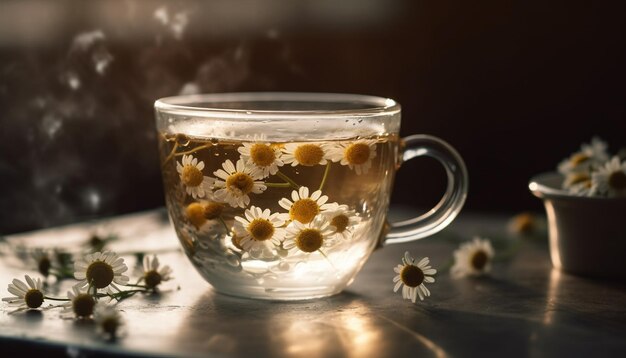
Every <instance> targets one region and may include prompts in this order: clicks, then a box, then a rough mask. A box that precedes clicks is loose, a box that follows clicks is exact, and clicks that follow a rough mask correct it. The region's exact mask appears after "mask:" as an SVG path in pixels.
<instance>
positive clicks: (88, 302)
mask: <svg viewBox="0 0 626 358" xmlns="http://www.w3.org/2000/svg"><path fill="white" fill-rule="evenodd" d="M95 305H96V301H94V299H93V297H91V295H88V294H86V293H81V294H79V295H78V296H76V297H75V298H74V300H73V301H72V309H73V310H74V313H75V314H76V317H89V316H91V314H92V313H93V306H95Z"/></svg>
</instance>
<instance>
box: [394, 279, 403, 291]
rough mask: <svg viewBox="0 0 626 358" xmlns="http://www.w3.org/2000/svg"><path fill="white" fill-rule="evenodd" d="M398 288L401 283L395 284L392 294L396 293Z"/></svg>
mask: <svg viewBox="0 0 626 358" xmlns="http://www.w3.org/2000/svg"><path fill="white" fill-rule="evenodd" d="M400 286H402V281H398V282H396V284H395V286H393V292H398V290H399V289H400Z"/></svg>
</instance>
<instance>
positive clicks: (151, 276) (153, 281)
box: [143, 270, 163, 288]
mask: <svg viewBox="0 0 626 358" xmlns="http://www.w3.org/2000/svg"><path fill="white" fill-rule="evenodd" d="M143 279H144V280H145V281H146V286H148V288H155V287H157V286H158V285H159V284H160V283H161V281H163V277H161V274H160V273H158V272H156V270H150V271H148V272H146V273H145V274H144V275H143Z"/></svg>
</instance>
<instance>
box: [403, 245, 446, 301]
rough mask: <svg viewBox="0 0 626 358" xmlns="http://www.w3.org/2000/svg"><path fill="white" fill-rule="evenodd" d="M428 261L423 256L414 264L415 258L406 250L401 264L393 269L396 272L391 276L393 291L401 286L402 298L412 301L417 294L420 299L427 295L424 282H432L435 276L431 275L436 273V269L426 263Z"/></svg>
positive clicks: (427, 291) (428, 294)
mask: <svg viewBox="0 0 626 358" xmlns="http://www.w3.org/2000/svg"><path fill="white" fill-rule="evenodd" d="M429 262H430V260H429V259H428V257H424V258H423V259H421V260H420V261H419V262H418V263H417V265H416V264H415V259H414V258H413V257H411V254H409V252H408V251H406V252H405V253H404V257H403V258H402V265H398V266H396V267H395V268H394V269H393V270H394V271H395V272H396V273H397V275H396V276H395V277H394V278H393V282H395V286H394V287H393V292H398V290H399V289H400V287H402V298H403V299H407V300H409V299H410V300H411V302H413V303H415V301H417V297H418V296H419V298H420V300H421V301H423V300H424V297H429V296H430V290H429V289H428V288H427V287H426V285H425V284H426V283H434V282H435V278H434V277H432V275H434V274H436V273H437V270H435V269H434V268H432V267H430V266H429V265H428V264H429Z"/></svg>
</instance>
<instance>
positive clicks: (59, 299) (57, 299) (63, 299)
mask: <svg viewBox="0 0 626 358" xmlns="http://www.w3.org/2000/svg"><path fill="white" fill-rule="evenodd" d="M43 298H44V299H46V300H50V301H66V302H67V301H69V300H70V299H69V298H57V297H48V296H43Z"/></svg>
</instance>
